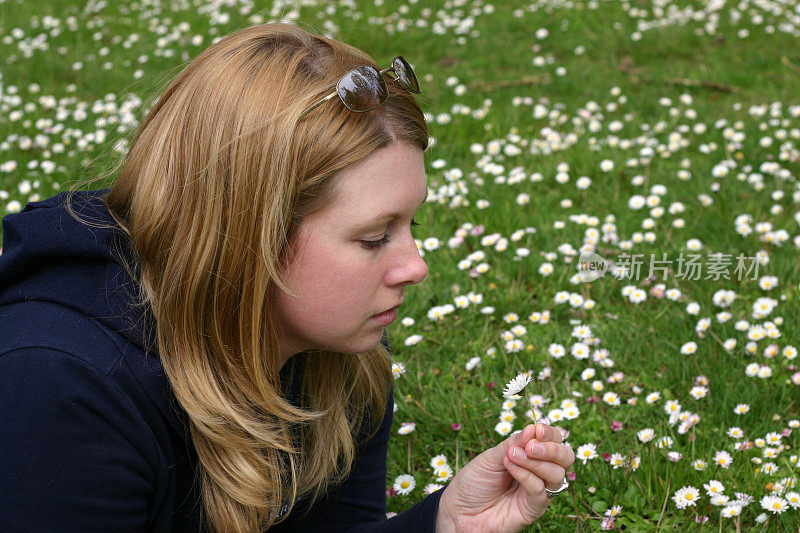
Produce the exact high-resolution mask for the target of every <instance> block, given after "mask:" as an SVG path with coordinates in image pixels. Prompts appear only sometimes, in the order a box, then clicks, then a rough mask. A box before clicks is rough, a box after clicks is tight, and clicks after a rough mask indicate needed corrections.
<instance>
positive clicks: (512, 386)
mask: <svg viewBox="0 0 800 533" xmlns="http://www.w3.org/2000/svg"><path fill="white" fill-rule="evenodd" d="M530 382H531V377H530V376H529V375H528V373H527V372H525V373H522V374H520V375H518V376H517V377H515V378H514V379H512V380H511V381H509V382H508V383H506V388H505V389H503V397H505V398H510V397H511V396H514V395H515V394H518V393H520V392H521V391H522V389H524V388H525V387H526V386H527V385H528V383H530Z"/></svg>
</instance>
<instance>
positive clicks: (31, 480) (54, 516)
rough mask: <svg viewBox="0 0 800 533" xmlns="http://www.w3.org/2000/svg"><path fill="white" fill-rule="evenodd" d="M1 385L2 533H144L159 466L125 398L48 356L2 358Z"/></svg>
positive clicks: (69, 361) (82, 369)
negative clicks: (77, 532)
mask: <svg viewBox="0 0 800 533" xmlns="http://www.w3.org/2000/svg"><path fill="white" fill-rule="evenodd" d="M0 379H2V383H3V384H2V386H0V428H2V431H1V432H0V523H2V524H3V527H2V529H3V531H25V532H37V531H42V532H50V531H60V532H70V531H81V532H94V531H97V532H100V531H115V532H116V533H122V532H127V531H144V530H146V529H147V528H148V523H147V522H148V502H149V500H150V499H151V495H152V493H153V491H154V485H155V481H156V477H157V472H158V471H159V469H158V465H157V464H156V463H158V456H157V455H154V453H156V452H155V442H154V440H152V439H153V437H152V434H151V433H149V428H148V427H147V426H146V425H145V424H143V423H142V422H141V419H140V420H137V417H136V409H135V408H134V407H133V406H132V405H131V403H130V401H129V400H128V399H127V397H126V396H124V395H123V394H122V392H121V391H119V389H117V388H116V387H115V386H114V384H113V383H112V382H110V381H109V379H108V378H107V377H106V376H104V375H103V374H101V373H99V372H97V371H96V370H95V369H94V368H93V367H92V366H91V365H89V364H88V363H87V362H85V361H83V360H82V359H80V358H78V357H76V356H75V355H72V354H67V353H64V352H61V351H59V350H54V349H49V348H22V349H17V350H13V351H10V352H7V353H4V354H1V355H0ZM148 435H149V439H150V440H149V439H148ZM148 458H149V459H148Z"/></svg>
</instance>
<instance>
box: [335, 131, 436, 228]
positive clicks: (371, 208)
mask: <svg viewBox="0 0 800 533" xmlns="http://www.w3.org/2000/svg"><path fill="white" fill-rule="evenodd" d="M426 194H427V177H426V176H425V163H424V159H423V155H422V150H420V149H419V148H417V147H415V146H412V145H409V144H406V143H396V144H392V145H389V146H387V147H385V148H381V149H379V150H376V151H375V152H373V153H372V154H370V155H369V156H367V157H366V158H364V159H363V160H362V161H360V162H359V163H358V164H356V165H353V166H352V167H350V168H348V169H345V170H344V171H342V172H341V173H340V174H339V176H338V177H337V178H336V183H335V186H334V189H333V200H332V202H331V204H330V205H329V208H328V209H327V211H336V212H338V213H340V214H341V213H343V212H346V213H349V214H352V215H354V216H355V215H358V216H361V215H364V214H375V215H377V214H378V213H379V211H378V209H381V210H382V209H385V207H386V206H387V202H391V203H392V204H393V206H394V207H396V208H397V209H408V208H409V207H411V209H412V211H413V210H416V208H417V206H418V204H419V201H420V200H421V199H422V198H424V197H425V195H426ZM408 202H410V203H411V204H413V206H409V205H406V204H407V203H408Z"/></svg>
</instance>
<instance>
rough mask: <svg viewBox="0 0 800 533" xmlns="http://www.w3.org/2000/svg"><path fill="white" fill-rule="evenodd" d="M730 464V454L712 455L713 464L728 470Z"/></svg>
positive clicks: (723, 452)
mask: <svg viewBox="0 0 800 533" xmlns="http://www.w3.org/2000/svg"><path fill="white" fill-rule="evenodd" d="M732 462H733V458H732V457H731V454H729V453H728V452H726V451H719V452H717V453H715V454H714V464H716V465H718V466H721V467H722V468H730V466H731V463H732Z"/></svg>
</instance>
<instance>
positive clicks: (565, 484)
mask: <svg viewBox="0 0 800 533" xmlns="http://www.w3.org/2000/svg"><path fill="white" fill-rule="evenodd" d="M567 487H569V482H568V481H567V478H564V482H563V483H562V484H561V486H560V487H558V488H557V489H556V490H550V489H548V488H547V487H545V489H544V491H545V492H546V493H547V497H548V498H552V497H553V496H555V495H556V494H560V493H562V492H564V490H565V489H566V488H567Z"/></svg>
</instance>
